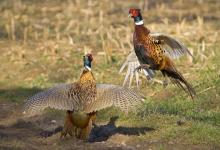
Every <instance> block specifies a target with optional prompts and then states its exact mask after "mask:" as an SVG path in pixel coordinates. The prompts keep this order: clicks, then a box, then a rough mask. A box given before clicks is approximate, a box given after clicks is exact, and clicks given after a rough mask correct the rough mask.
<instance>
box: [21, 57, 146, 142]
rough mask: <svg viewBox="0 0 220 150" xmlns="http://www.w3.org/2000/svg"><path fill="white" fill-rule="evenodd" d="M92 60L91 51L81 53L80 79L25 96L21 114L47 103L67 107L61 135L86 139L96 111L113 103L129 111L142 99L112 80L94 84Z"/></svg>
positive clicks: (43, 107)
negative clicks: (82, 65)
mask: <svg viewBox="0 0 220 150" xmlns="http://www.w3.org/2000/svg"><path fill="white" fill-rule="evenodd" d="M92 60H93V57H92V55H91V54H87V55H85V56H84V58H83V63H84V69H83V72H82V74H81V76H80V79H79V81H77V82H74V83H72V84H61V85H57V86H55V87H52V88H50V89H48V90H45V91H42V92H40V93H37V94H36V95H34V96H33V97H31V98H28V99H27V102H26V105H25V111H24V114H26V115H27V116H33V115H35V114H37V113H39V112H41V111H42V110H44V109H45V108H47V107H50V108H55V109H61V110H67V113H66V121H65V124H64V129H63V132H62V133H61V137H63V136H66V135H67V134H69V135H71V136H75V137H77V138H80V139H84V140H86V139H88V136H89V134H90V132H91V129H92V123H94V121H95V118H96V113H97V111H99V110H101V109H104V108H106V107H110V106H116V107H119V108H120V109H121V110H122V111H124V112H128V111H132V110H135V108H136V107H137V106H138V105H140V104H141V103H142V102H143V100H144V99H143V97H142V96H141V95H139V94H137V93H135V92H134V91H132V90H130V89H127V88H124V87H120V86H117V85H112V84H96V81H95V78H94V76H93V74H92V72H91V62H92Z"/></svg>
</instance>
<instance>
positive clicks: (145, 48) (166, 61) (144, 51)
mask: <svg viewBox="0 0 220 150" xmlns="http://www.w3.org/2000/svg"><path fill="white" fill-rule="evenodd" d="M133 42H134V49H135V53H136V55H137V57H138V59H139V61H140V63H141V64H148V65H149V66H150V69H153V70H160V71H161V72H162V74H163V75H164V76H168V77H169V78H170V79H171V82H172V83H174V84H175V85H177V86H178V87H180V88H182V89H183V90H184V91H188V93H189V94H190V96H191V97H192V98H193V97H194V96H195V91H194V89H193V88H192V86H191V85H190V84H189V83H188V82H187V81H186V80H185V79H184V77H183V76H182V75H181V73H180V72H179V71H178V70H177V69H176V67H175V65H174V64H173V62H172V60H171V59H170V58H169V56H167V55H166V51H165V49H164V48H163V47H162V42H163V41H156V39H155V38H154V37H152V36H151V35H150V30H148V29H147V28H145V27H144V26H143V25H136V26H135V32H134V36H133ZM181 83H182V84H184V85H185V86H186V88H185V87H184V86H183V85H182V84H181Z"/></svg>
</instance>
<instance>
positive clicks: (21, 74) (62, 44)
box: [0, 0, 220, 149]
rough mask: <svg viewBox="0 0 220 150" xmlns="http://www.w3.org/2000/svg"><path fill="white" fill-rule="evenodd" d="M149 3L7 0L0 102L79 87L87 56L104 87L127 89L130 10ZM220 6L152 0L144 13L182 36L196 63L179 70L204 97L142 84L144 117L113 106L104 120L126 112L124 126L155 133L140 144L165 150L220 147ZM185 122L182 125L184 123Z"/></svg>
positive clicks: (180, 64) (181, 64) (183, 63)
mask: <svg viewBox="0 0 220 150" xmlns="http://www.w3.org/2000/svg"><path fill="white" fill-rule="evenodd" d="M143 4H144V3H143V1H139V2H137V1H135V0H132V1H108V0H106V1H85V0H82V1H78V0H76V1H62V2H61V1H60V0H55V1H49V0H48V1H43V0H39V1H35V0H31V1H25V0H12V1H8V0H2V1H0V12H1V14H2V15H1V16H0V20H1V21H0V39H1V40H0V51H1V56H0V62H1V67H0V72H1V74H0V101H1V102H10V103H18V104H19V105H22V104H23V102H24V99H25V98H26V97H28V96H31V95H33V94H34V93H36V92H37V91H40V90H42V89H44V88H47V87H51V86H53V85H55V84H57V83H61V82H62V83H63V82H68V83H69V82H74V81H76V80H77V79H78V77H79V75H80V72H81V68H82V65H81V64H82V63H81V61H82V60H81V59H82V55H83V54H84V51H85V50H86V51H91V52H92V53H93V54H94V58H95V60H94V63H93V72H94V75H95V77H96V79H97V82H99V83H112V84H122V81H123V76H119V75H118V70H119V68H120V66H121V65H122V63H123V61H124V60H125V58H126V56H127V54H128V53H129V51H131V50H132V43H131V35H132V32H133V21H132V20H130V19H128V18H127V12H128V9H129V8H130V7H142V6H143ZM219 7H220V3H219V2H218V1H217V0H216V1H215V0H207V1H197V0H191V2H190V3H184V2H183V1H182V0H175V1H166V2H164V1H162V0H160V1H157V2H154V1H151V0H150V1H148V2H147V3H146V4H145V11H144V12H143V17H144V19H145V24H146V26H147V27H149V28H150V29H151V31H157V32H164V33H166V34H170V35H172V36H173V37H176V38H178V39H179V40H181V41H182V42H183V43H184V44H185V45H186V46H187V47H188V48H189V49H190V51H191V52H193V54H194V57H195V59H194V60H193V61H192V60H191V59H190V58H188V57H183V58H181V59H180V60H175V64H176V65H177V68H178V69H179V70H180V71H181V72H182V73H183V74H184V76H185V77H186V78H187V80H188V81H189V82H190V83H192V85H193V86H194V87H195V89H196V91H197V93H198V95H197V98H196V99H195V101H191V100H190V98H189V97H187V96H186V94H185V93H184V92H183V91H181V90H179V89H177V88H176V87H174V86H172V85H169V86H168V87H167V88H165V89H164V88H163V87H162V86H161V85H158V84H150V83H148V82H147V81H145V80H143V84H142V88H141V91H142V93H143V94H144V95H145V96H146V97H147V98H146V102H145V104H144V106H143V108H142V109H141V110H140V111H139V112H138V113H137V114H131V115H129V116H126V115H124V114H123V113H121V112H120V111H118V110H117V109H112V108H109V109H106V110H102V111H101V112H100V113H99V115H98V121H107V120H108V119H109V117H110V116H114V115H116V114H119V115H120V118H119V120H118V122H117V125H125V126H147V127H152V128H154V129H155V131H152V132H149V133H147V134H145V135H141V136H139V137H136V138H140V139H141V140H143V141H153V140H156V141H159V142H161V144H158V147H157V148H158V149H163V148H164V147H163V145H164V143H168V142H169V141H172V142H174V143H183V144H188V145H193V144H196V145H203V144H208V145H210V146H218V147H219V146H220V145H219V143H220V101H219V100H220V65H219V64H220V60H219V57H220V44H219V43H220V41H219V38H218V37H219V34H220V29H219V25H220V23H219V15H220V11H219V9H218V8H219ZM157 78H159V79H160V78H161V75H160V74H159V73H158V75H157ZM51 113H53V112H51ZM54 113H56V112H54ZM179 120H180V121H183V122H184V123H183V125H180V126H179V125H177V122H178V121H179ZM16 145H17V146H16V147H17V148H18V149H19V143H18V144H16Z"/></svg>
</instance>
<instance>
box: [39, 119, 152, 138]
mask: <svg viewBox="0 0 220 150" xmlns="http://www.w3.org/2000/svg"><path fill="white" fill-rule="evenodd" d="M117 119H118V117H117V116H116V117H112V118H110V120H109V122H108V123H107V124H106V125H100V126H98V125H94V128H93V129H92V131H91V134H90V136H89V139H88V141H89V142H102V141H107V140H108V139H109V138H110V137H111V136H113V135H115V134H122V135H137V136H138V135H142V134H145V133H146V132H148V131H153V130H154V129H153V128H148V127H122V126H119V127H117V126H116V125H115V123H116V120H117ZM60 131H62V127H61V126H59V127H57V128H55V129H54V130H53V131H43V132H41V133H40V136H42V137H45V138H46V137H50V136H52V135H53V134H56V133H58V132H60Z"/></svg>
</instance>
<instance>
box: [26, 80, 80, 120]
mask: <svg viewBox="0 0 220 150" xmlns="http://www.w3.org/2000/svg"><path fill="white" fill-rule="evenodd" d="M75 86H76V84H74V83H73V84H60V85H57V86H55V87H53V88H50V89H48V90H45V91H42V92H39V93H37V94H35V95H34V96H32V97H30V98H28V99H27V101H26V104H25V108H24V114H25V115H27V116H33V115H36V114H38V113H40V112H42V111H43V110H44V109H45V108H47V107H50V108H55V109H60V110H73V109H74V110H78V109H79V108H80V105H81V104H80V101H79V98H78V97H77V95H74V94H71V95H69V94H70V93H69V91H70V89H71V88H74V87H75Z"/></svg>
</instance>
